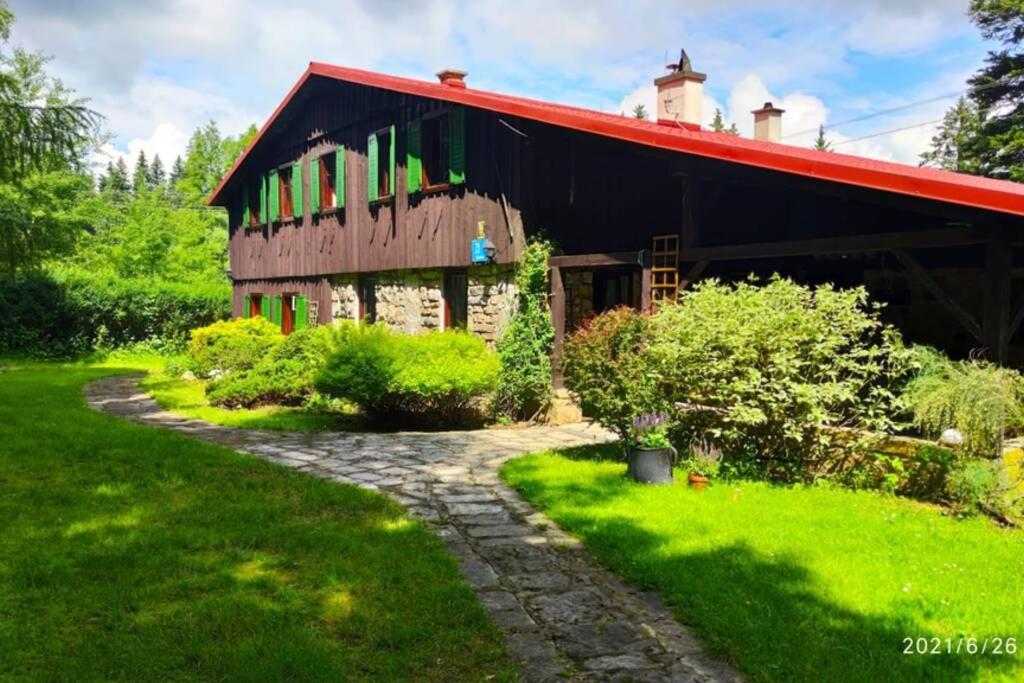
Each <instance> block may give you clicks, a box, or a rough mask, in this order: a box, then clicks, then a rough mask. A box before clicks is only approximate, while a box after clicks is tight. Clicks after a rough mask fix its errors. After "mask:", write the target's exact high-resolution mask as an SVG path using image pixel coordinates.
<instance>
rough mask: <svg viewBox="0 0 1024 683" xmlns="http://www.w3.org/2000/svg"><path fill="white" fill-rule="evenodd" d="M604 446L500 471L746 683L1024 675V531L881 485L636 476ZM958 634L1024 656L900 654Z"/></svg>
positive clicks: (531, 460) (515, 463)
mask: <svg viewBox="0 0 1024 683" xmlns="http://www.w3.org/2000/svg"><path fill="white" fill-rule="evenodd" d="M599 452H600V451H597V450H595V449H581V450H578V451H571V452H567V453H566V454H564V455H558V454H554V453H544V454H539V455H532V456H527V457H524V458H520V459H518V460H514V461H512V462H510V463H508V464H507V465H506V466H505V469H504V471H503V475H504V476H505V478H506V479H507V480H508V481H509V482H510V483H511V484H512V485H514V486H516V487H517V488H519V489H520V490H521V491H522V492H524V494H525V496H526V497H527V498H528V499H530V500H532V501H533V502H534V503H536V504H537V505H539V507H541V508H542V509H544V510H545V511H546V512H547V513H548V514H549V515H550V516H551V517H552V518H554V519H555V520H556V521H557V522H558V523H559V524H560V525H562V526H563V527H564V528H566V529H567V530H569V531H571V532H573V533H575V534H576V535H578V536H579V537H580V538H581V539H582V540H583V541H584V542H585V544H586V545H587V547H588V548H589V549H590V550H591V551H592V552H593V553H594V554H595V555H596V556H597V557H598V558H599V559H600V560H601V561H602V562H604V563H605V564H606V565H607V566H609V567H610V568H612V569H613V570H615V571H618V572H619V573H621V574H622V575H624V576H625V577H627V578H628V579H630V580H632V581H633V582H635V583H636V584H639V585H642V586H649V587H654V588H657V589H659V590H660V591H661V592H662V594H663V595H664V596H665V597H666V599H667V600H668V601H669V602H670V604H671V605H672V607H673V609H674V610H675V613H676V615H677V616H678V618H679V619H680V620H681V621H682V622H683V623H686V624H690V625H692V626H693V627H694V629H695V630H696V631H697V632H698V633H699V634H701V635H702V636H703V637H704V638H705V639H706V641H707V642H708V643H709V645H710V647H711V648H712V650H713V651H715V652H717V653H718V654H722V655H725V656H728V657H729V658H731V659H732V661H734V662H735V664H736V665H737V667H738V668H739V669H740V670H741V671H742V672H743V673H744V674H745V675H746V676H748V677H749V678H750V679H751V680H754V681H858V682H859V681H893V680H896V681H904V680H906V681H940V680H950V681H952V680H957V681H962V680H1024V583H1022V571H1024V533H1021V532H1019V531H1007V530H1004V529H1000V528H997V527H996V526H994V525H993V524H992V523H991V522H989V521H988V520H986V519H971V520H966V521H959V520H956V519H951V518H949V517H945V516H943V515H942V513H941V511H940V510H938V509H935V508H931V507H927V506H924V505H920V504H916V503H913V502H910V501H905V500H900V499H896V498H892V497H886V496H882V495H878V494H875V493H870V492H852V491H845V490H834V489H825V488H783V487H774V486H769V485H766V484H763V483H754V482H721V483H718V484H716V485H714V486H712V487H711V488H709V489H708V490H707V491H705V492H703V493H697V492H694V491H692V490H690V489H688V488H687V487H686V486H685V485H684V484H682V483H677V484H675V485H672V486H663V487H656V486H653V487H652V486H643V485H638V484H632V483H628V482H627V481H626V480H625V478H624V476H623V473H624V471H625V466H624V465H622V464H619V463H616V462H609V461H603V462H602V461H598V459H597V456H598V454H599ZM566 456H569V457H566ZM681 474H682V473H681V472H679V471H677V472H676V475H677V482H680V481H681ZM961 635H962V636H965V637H969V636H973V637H977V638H978V639H979V641H980V640H982V639H984V638H986V637H988V638H992V637H1007V636H1009V637H1015V638H1016V639H1017V645H1018V647H1020V648H1021V651H1018V654H1017V655H1016V656H994V655H985V656H982V655H975V656H970V655H966V654H959V655H957V654H952V655H948V654H935V655H904V654H902V651H903V647H904V644H903V639H904V638H905V637H915V638H916V637H926V638H931V637H939V638H947V637H948V638H953V639H954V640H953V648H956V646H957V639H958V638H959V636H961ZM941 647H945V643H944V642H943V643H942V644H941ZM979 647H980V646H979Z"/></svg>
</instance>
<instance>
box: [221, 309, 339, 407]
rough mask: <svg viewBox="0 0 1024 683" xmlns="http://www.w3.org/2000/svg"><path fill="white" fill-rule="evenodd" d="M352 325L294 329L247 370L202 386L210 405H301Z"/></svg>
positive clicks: (232, 373)
mask: <svg viewBox="0 0 1024 683" xmlns="http://www.w3.org/2000/svg"><path fill="white" fill-rule="evenodd" d="M355 327H356V326H355V324H354V323H351V322H347V321H346V322H343V323H341V324H339V325H336V326H335V325H321V326H318V327H310V328H307V329H303V330H298V331H296V332H294V333H292V334H291V335H289V336H287V337H285V338H284V340H283V341H282V342H280V343H279V344H277V345H276V346H273V347H272V348H271V349H270V351H269V353H267V354H266V355H264V356H263V357H262V358H261V359H260V360H259V361H257V362H256V364H255V365H254V366H253V367H252V368H251V369H249V370H236V371H234V372H231V373H228V374H226V375H223V376H221V377H218V378H217V379H215V380H211V381H210V382H209V383H207V385H206V397H207V398H208V399H209V400H210V403H212V404H213V405H219V406H225V407H228V408H240V407H245V408H249V407H252V406H256V405H270V404H273V405H301V404H303V403H304V402H305V401H306V400H307V399H308V398H309V397H310V395H311V394H312V393H313V383H314V381H315V380H316V376H317V373H319V371H320V368H322V367H323V365H324V363H326V362H327V358H328V356H330V354H331V353H332V352H333V351H334V350H335V349H336V348H338V346H339V345H340V344H343V343H345V340H346V339H347V338H348V337H350V336H351V334H352V332H353V330H354V329H355Z"/></svg>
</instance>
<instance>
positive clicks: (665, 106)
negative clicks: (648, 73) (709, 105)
mask: <svg viewBox="0 0 1024 683" xmlns="http://www.w3.org/2000/svg"><path fill="white" fill-rule="evenodd" d="M665 68H666V69H668V70H669V73H668V74H666V75H665V76H662V77H661V78H656V79H654V85H656V86H658V123H663V124H668V125H673V126H674V125H682V126H685V127H687V128H694V129H700V122H701V118H702V116H703V112H702V109H703V105H704V81H705V79H707V76H706V75H705V74H702V73H698V72H696V71H694V70H693V67H692V65H691V64H690V58H689V57H688V56H687V54H686V50H680V51H679V62H678V63H677V64H668V65H667V66H666V67H665Z"/></svg>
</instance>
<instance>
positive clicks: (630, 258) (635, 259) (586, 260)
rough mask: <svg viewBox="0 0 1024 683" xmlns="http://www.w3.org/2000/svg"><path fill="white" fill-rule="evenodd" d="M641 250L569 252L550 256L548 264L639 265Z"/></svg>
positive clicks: (574, 265)
mask: <svg viewBox="0 0 1024 683" xmlns="http://www.w3.org/2000/svg"><path fill="white" fill-rule="evenodd" d="M642 256H643V252H639V251H619V252H614V253H605V254H570V255H568V256H552V257H551V258H549V259H548V264H549V265H550V266H551V267H552V268H600V267H606V266H639V265H641V264H642V262H643V261H642Z"/></svg>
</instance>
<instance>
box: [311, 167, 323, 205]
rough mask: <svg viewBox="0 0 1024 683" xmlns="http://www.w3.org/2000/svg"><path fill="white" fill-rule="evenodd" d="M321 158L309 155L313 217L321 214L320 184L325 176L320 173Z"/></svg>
mask: <svg viewBox="0 0 1024 683" xmlns="http://www.w3.org/2000/svg"><path fill="white" fill-rule="evenodd" d="M320 170H321V169H320V157H318V156H317V155H316V154H310V155H309V214H310V215H311V216H313V215H316V214H318V213H320V184H321V183H322V182H323V174H322V173H321V172H320Z"/></svg>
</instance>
